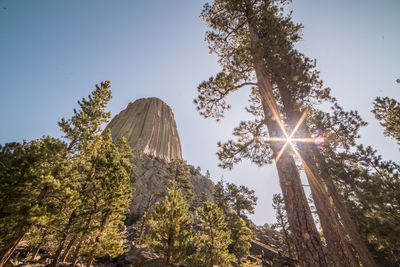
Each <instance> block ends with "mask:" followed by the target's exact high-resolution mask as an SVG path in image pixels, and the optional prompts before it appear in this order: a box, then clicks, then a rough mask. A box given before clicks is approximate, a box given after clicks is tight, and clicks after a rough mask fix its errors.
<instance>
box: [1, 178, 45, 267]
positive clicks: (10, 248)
mask: <svg viewBox="0 0 400 267" xmlns="http://www.w3.org/2000/svg"><path fill="white" fill-rule="evenodd" d="M48 191H49V187H48V186H45V187H43V188H42V190H40V193H39V195H38V196H37V198H36V202H37V203H40V202H41V201H42V200H43V199H44V197H45V196H46V194H47V192H48ZM31 227H32V224H28V217H27V215H26V216H25V218H24V219H23V220H22V222H21V223H20V225H19V227H18V230H17V231H16V234H15V235H14V237H13V238H12V239H11V240H10V241H8V242H7V243H8V244H7V246H6V247H5V248H4V249H3V250H2V252H1V254H0V267H3V266H4V264H6V263H7V261H8V259H9V258H10V257H11V256H12V254H13V253H14V251H15V249H16V248H17V246H18V245H19V243H20V242H21V240H22V239H23V238H24V236H25V235H26V233H27V232H28V230H29V229H30V228H31Z"/></svg>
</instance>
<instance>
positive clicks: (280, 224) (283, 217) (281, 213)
mask: <svg viewBox="0 0 400 267" xmlns="http://www.w3.org/2000/svg"><path fill="white" fill-rule="evenodd" d="M272 207H273V208H274V210H275V216H276V221H277V222H276V223H275V224H273V225H272V228H273V229H276V230H278V231H280V232H281V233H282V237H283V240H280V241H281V243H282V245H283V244H284V245H285V246H286V249H287V251H288V254H289V257H291V258H294V253H293V239H292V236H291V233H290V230H289V222H288V218H287V214H286V211H285V203H284V201H283V198H282V196H281V195H280V194H274V195H273V197H272Z"/></svg>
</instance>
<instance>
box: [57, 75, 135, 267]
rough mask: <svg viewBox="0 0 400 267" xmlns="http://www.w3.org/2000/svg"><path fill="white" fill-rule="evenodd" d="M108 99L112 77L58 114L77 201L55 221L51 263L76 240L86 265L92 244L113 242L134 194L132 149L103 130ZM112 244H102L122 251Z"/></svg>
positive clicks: (93, 245) (92, 247)
mask: <svg viewBox="0 0 400 267" xmlns="http://www.w3.org/2000/svg"><path fill="white" fill-rule="evenodd" d="M110 99H111V90H110V82H109V81H106V82H103V83H101V84H100V85H96V89H95V90H94V91H93V92H92V93H91V95H89V97H88V99H82V100H81V101H78V104H79V106H80V109H79V110H74V115H73V117H72V118H71V119H69V120H65V119H64V118H62V120H61V122H60V123H59V126H60V127H61V130H62V131H63V132H64V134H65V135H64V137H65V139H66V140H67V141H69V144H68V149H69V151H70V153H71V156H70V158H69V159H68V161H69V162H71V164H73V168H74V170H75V171H76V172H77V174H78V175H77V177H78V178H77V181H78V185H77V186H76V191H77V192H78V193H77V194H76V196H75V198H76V200H77V201H76V202H74V203H73V204H71V205H69V206H68V209H67V210H66V213H65V220H64V222H63V223H61V224H60V225H58V226H57V227H58V228H59V229H60V230H59V237H58V245H57V249H56V251H55V255H54V257H53V261H52V266H54V267H55V266H57V264H58V262H59V260H60V258H61V253H62V251H63V250H64V249H65V250H66V251H69V250H70V249H71V247H72V246H74V245H75V243H76V242H78V244H79V245H77V246H78V247H79V249H78V247H77V248H76V249H75V251H76V252H75V254H76V256H77V257H79V255H80V251H81V250H82V252H85V255H86V256H88V257H89V260H88V261H89V262H88V263H89V265H90V264H91V261H92V260H93V257H94V256H99V255H98V254H96V255H95V253H94V251H95V250H97V251H96V253H97V252H104V251H105V250H104V249H103V250H100V249H98V248H99V246H101V245H102V244H103V245H104V244H105V243H108V244H110V243H113V244H114V245H115V244H116V242H115V238H116V237H117V234H116V231H117V227H118V225H119V224H122V221H123V218H124V217H123V214H125V213H126V209H127V207H128V205H129V201H130V197H131V194H132V190H131V188H130V182H131V180H130V173H131V170H132V166H131V163H130V161H129V159H130V158H131V157H132V154H131V152H130V148H129V147H128V146H127V144H126V143H125V141H124V140H122V141H121V142H120V143H118V144H115V143H113V142H112V140H111V134H110V132H109V131H105V132H103V130H102V127H101V125H102V124H103V123H106V122H107V121H108V119H109V117H110V113H109V112H106V111H105V108H106V106H107V103H108V101H109V100H110ZM102 132H103V133H102ZM68 240H69V243H68V245H67V247H66V248H65V246H66V244H67V241H68ZM113 240H114V241H113ZM114 245H112V246H111V245H110V246H106V247H107V248H109V249H112V250H111V251H108V252H109V253H111V254H114V252H121V250H120V249H119V248H115V246H114ZM114 248H115V249H114ZM66 256H67V255H66ZM66 256H65V255H64V257H63V258H65V257H66Z"/></svg>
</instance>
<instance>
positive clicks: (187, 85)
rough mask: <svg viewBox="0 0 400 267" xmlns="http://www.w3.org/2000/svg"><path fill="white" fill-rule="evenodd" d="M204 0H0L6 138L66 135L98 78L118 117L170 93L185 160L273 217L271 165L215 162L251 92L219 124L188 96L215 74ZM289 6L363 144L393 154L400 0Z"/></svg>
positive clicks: (1, 112) (0, 110) (258, 218)
mask: <svg viewBox="0 0 400 267" xmlns="http://www.w3.org/2000/svg"><path fill="white" fill-rule="evenodd" d="M205 2H206V1H203V0H158V1H156V0H148V1H131V0H129V1H128V0H125V1H123V0H119V1H111V0H108V1H104V0H85V1H53V0H35V1H29V0H13V1H12V0H0V96H1V97H0V125H1V126H0V143H1V144H3V143H6V142H11V141H22V140H23V139H26V140H31V139H35V138H39V137H41V136H42V135H52V136H60V135H61V134H60V132H59V130H58V126H57V121H59V120H60V118H61V117H63V116H64V117H67V118H68V117H70V116H71V115H72V110H73V108H75V107H77V104H76V101H77V100H79V99H80V98H82V97H86V96H87V95H88V94H89V93H90V92H91V91H92V90H93V88H94V85H95V84H96V83H99V82H101V81H104V80H110V81H111V82H112V91H113V99H112V100H111V102H110V105H109V110H110V111H111V112H112V114H113V115H116V114H117V113H118V112H120V111H121V110H122V109H124V108H125V107H126V106H127V104H128V103H129V102H133V101H134V100H135V99H138V98H141V97H150V96H155V97H159V98H161V99H162V100H164V101H165V102H166V103H167V104H168V105H170V106H171V108H172V110H173V112H174V114H175V120H176V122H177V125H178V131H179V134H180V138H181V142H182V149H183V156H184V158H185V159H186V160H187V161H188V163H190V164H192V165H195V166H200V167H201V168H202V170H203V172H205V170H207V169H208V170H210V172H211V176H212V179H213V180H214V181H217V180H219V178H220V177H221V175H223V176H224V179H225V180H226V181H228V182H234V183H236V184H244V185H246V186H248V187H249V188H250V189H254V190H255V191H256V195H257V196H258V197H259V201H258V205H257V208H256V214H255V215H253V216H252V218H253V220H254V221H255V222H256V223H257V224H263V223H265V222H273V221H274V217H275V216H274V212H273V210H272V207H271V199H272V194H274V193H278V192H280V188H279V184H278V177H277V173H276V170H275V166H266V167H263V168H258V167H256V166H254V165H251V164H250V163H248V162H247V161H244V162H243V163H241V164H239V165H237V166H236V167H235V168H234V170H233V171H224V170H221V169H219V168H218V167H217V157H216V155H215V152H216V150H217V146H216V143H217V141H218V140H222V141H224V140H227V139H228V138H229V137H230V135H231V132H232V129H233V127H234V126H236V125H237V124H238V123H239V121H240V120H243V119H246V118H247V115H246V114H245V112H244V110H243V107H244V106H245V105H246V104H247V96H246V95H247V93H248V92H247V91H246V90H245V91H242V92H238V93H236V94H235V95H233V96H232V97H230V98H229V100H230V103H231V104H232V106H233V109H232V110H231V111H230V112H228V113H227V116H226V118H225V119H223V120H222V121H221V122H220V123H216V122H215V121H212V120H205V119H203V118H202V117H200V116H199V115H198V113H197V112H196V111H195V106H194V105H193V104H192V100H193V99H194V98H195V96H196V87H197V85H198V84H199V83H200V82H201V81H202V80H205V79H208V78H209V76H210V75H212V74H214V73H216V72H217V71H218V70H219V67H218V65H217V62H216V58H215V57H214V56H213V55H209V53H208V48H207V45H206V43H205V42H204V32H205V31H206V27H205V25H204V23H203V22H202V21H201V20H200V19H199V17H198V16H199V14H200V12H201V9H202V5H203V4H204V3H205ZM291 7H292V8H293V10H294V18H295V21H297V22H302V23H303V24H304V26H305V29H304V31H303V33H304V36H303V37H304V41H302V42H301V43H300V44H299V46H298V47H299V49H300V50H301V51H302V52H304V53H305V54H306V55H308V56H309V57H313V58H316V59H317V66H318V69H319V70H320V71H321V77H322V78H323V80H324V81H325V84H326V85H327V86H330V87H331V88H332V93H333V95H334V96H336V97H337V98H338V99H339V101H340V103H341V104H342V105H343V106H344V107H345V108H346V109H356V110H358V111H359V112H360V113H361V115H362V117H363V118H364V119H365V120H367V121H368V122H369V126H368V127H366V128H365V129H363V130H362V132H361V133H362V140H361V142H362V143H364V144H368V145H372V146H374V147H375V148H376V149H378V151H379V152H380V153H381V154H383V155H384V158H385V159H392V160H398V159H399V156H400V152H399V150H398V146H397V144H396V143H395V142H394V141H393V140H391V139H389V138H387V137H384V136H383V134H382V132H383V129H382V128H381V127H380V126H379V124H378V123H377V122H376V121H375V119H374V117H373V115H372V114H371V112H370V110H371V108H372V102H373V100H374V98H375V97H376V96H390V97H393V98H395V99H397V100H400V84H397V83H396V82H395V80H396V79H397V78H400V50H399V48H400V1H398V0H392V1H389V0H382V1H378V0H375V1H372V0H353V1H348V0H347V1H345V0H340V1H339V0H336V1H317V0H313V1H311V0H302V1H300V0H297V1H296V0H295V1H294V3H293V4H292V5H291ZM304 183H306V182H304Z"/></svg>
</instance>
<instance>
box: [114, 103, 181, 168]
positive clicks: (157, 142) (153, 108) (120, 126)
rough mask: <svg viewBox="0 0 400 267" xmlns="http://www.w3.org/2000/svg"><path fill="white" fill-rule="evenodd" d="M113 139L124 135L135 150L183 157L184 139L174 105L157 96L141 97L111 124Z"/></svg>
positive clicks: (158, 155)
mask: <svg viewBox="0 0 400 267" xmlns="http://www.w3.org/2000/svg"><path fill="white" fill-rule="evenodd" d="M107 128H109V129H110V130H111V134H112V138H113V139H114V140H118V139H119V138H121V137H122V136H124V137H125V138H126V140H127V142H128V144H129V145H130V146H131V147H132V149H133V151H134V152H139V151H140V152H143V153H144V154H147V155H152V156H155V157H159V158H162V159H165V160H167V161H170V160H172V159H182V151H181V142H180V140H179V135H178V130H177V129H176V123H175V119H174V114H173V113H172V110H171V108H170V107H169V106H168V105H167V104H165V103H164V102H163V101H162V100H161V99H159V98H156V97H151V98H141V99H138V100H136V101H135V102H133V103H129V104H128V106H127V107H126V109H124V110H123V111H121V112H120V113H119V114H118V115H117V116H115V117H114V118H113V119H112V120H111V122H110V123H109V124H108V126H107Z"/></svg>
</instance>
